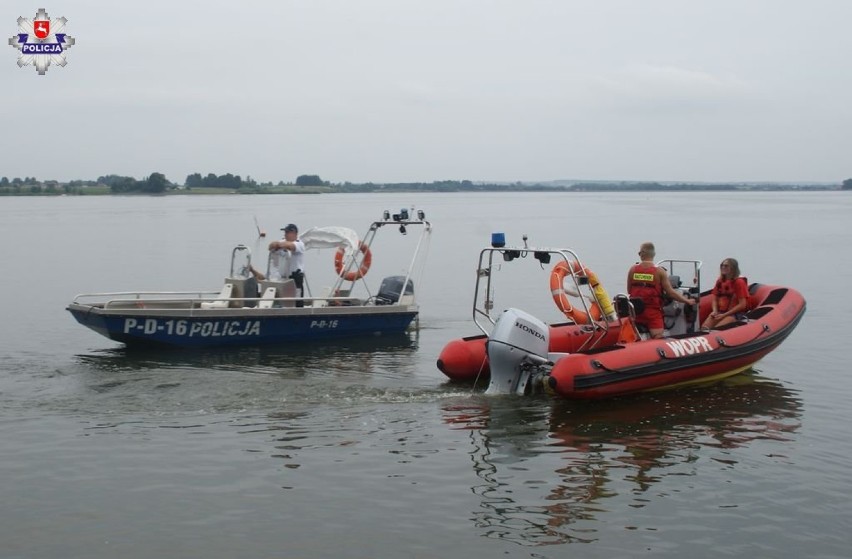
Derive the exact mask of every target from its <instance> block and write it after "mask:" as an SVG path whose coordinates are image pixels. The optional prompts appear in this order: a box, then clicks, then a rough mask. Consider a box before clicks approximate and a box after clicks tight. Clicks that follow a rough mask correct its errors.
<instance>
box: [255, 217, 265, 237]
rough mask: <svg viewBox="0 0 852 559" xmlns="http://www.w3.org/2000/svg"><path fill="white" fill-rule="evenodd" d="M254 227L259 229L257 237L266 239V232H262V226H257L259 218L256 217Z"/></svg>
mask: <svg viewBox="0 0 852 559" xmlns="http://www.w3.org/2000/svg"><path fill="white" fill-rule="evenodd" d="M254 226H255V227H257V236H258V237H265V236H266V231H262V230H261V229H260V225H258V224H257V216H254Z"/></svg>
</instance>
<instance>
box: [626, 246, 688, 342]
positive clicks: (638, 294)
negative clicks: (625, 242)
mask: <svg viewBox="0 0 852 559" xmlns="http://www.w3.org/2000/svg"><path fill="white" fill-rule="evenodd" d="M656 255H657V251H656V249H655V248H654V243H642V245H641V246H640V247H639V259H640V262H638V263H636V264H634V265H633V266H631V268H630V270H629V271H628V272H627V294H628V295H629V296H630V298H631V299H632V298H637V299H641V300H642V302H643V303H644V307H645V308H644V309H643V310H642V312H640V313H637V315H636V324H640V325H643V326H645V327H646V328H648V332H650V334H651V337H652V338H662V337H663V329H664V322H663V293H665V294H666V295H668V296H669V297H671V298H672V299H674V300H675V301H679V302H681V303H683V304H685V305H691V304H693V302H692V300H691V299H688V298H687V297H684V296H683V295H682V294H681V293H679V292H678V291H677V290H675V289H674V288H673V287H672V284H671V281H669V274H668V272H666V270H665V268H661V267H659V266H657V265H656V264H654V257H655V256H656Z"/></svg>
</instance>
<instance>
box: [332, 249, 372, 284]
mask: <svg viewBox="0 0 852 559" xmlns="http://www.w3.org/2000/svg"><path fill="white" fill-rule="evenodd" d="M358 250H360V251H361V254H363V255H364V258H362V259H361V265H360V266H359V267H358V269H357V270H350V271H348V272H346V273H345V274H343V273H342V272H343V257H344V256H345V254H346V251H345V250H344V249H343V247H340V248H338V249H337V252H336V253H334V271H335V272H337V275H338V276H340V277H342V278H343V279H345V280H346V281H355V280H357V279H361V278H363V277H364V276H366V275H367V272H369V271H370V264H372V263H373V253H372V252H370V247H369V246H367V245H365V244H364V243H363V242H362V243H358Z"/></svg>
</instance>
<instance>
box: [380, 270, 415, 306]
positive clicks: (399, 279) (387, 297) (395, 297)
mask: <svg viewBox="0 0 852 559" xmlns="http://www.w3.org/2000/svg"><path fill="white" fill-rule="evenodd" d="M404 281H405V276H388V277H386V278H385V279H383V280H382V284H381V285H380V286H379V293H378V294H377V295H376V304H377V305H393V304H394V303H397V302H399V297H400V294H401V293H402V283H403V282H404ZM405 295H414V282H413V281H411V280H410V279H409V280H408V285H406V286H405Z"/></svg>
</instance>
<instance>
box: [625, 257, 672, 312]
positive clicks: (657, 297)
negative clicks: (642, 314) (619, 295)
mask: <svg viewBox="0 0 852 559" xmlns="http://www.w3.org/2000/svg"><path fill="white" fill-rule="evenodd" d="M627 294H628V295H630V296H631V297H638V298H639V299H642V301H643V302H644V303H645V308H646V309H648V308H650V309H659V308H662V306H663V299H662V294H663V286H662V285H660V282H659V281H658V280H657V267H656V266H654V264H652V263H651V262H640V263H638V264H634V265H633V267H632V268H630V284H629V286H628V289H627Z"/></svg>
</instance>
